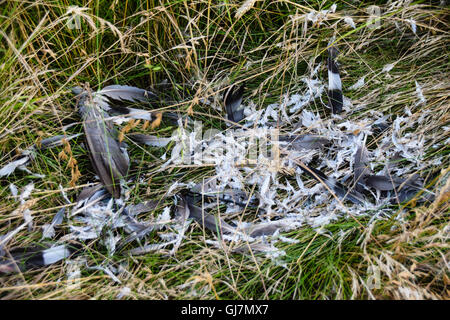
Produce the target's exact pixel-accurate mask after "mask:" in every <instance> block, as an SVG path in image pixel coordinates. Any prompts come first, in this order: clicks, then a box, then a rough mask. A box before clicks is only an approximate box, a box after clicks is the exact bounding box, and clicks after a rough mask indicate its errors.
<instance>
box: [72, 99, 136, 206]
mask: <svg viewBox="0 0 450 320" xmlns="http://www.w3.org/2000/svg"><path fill="white" fill-rule="evenodd" d="M89 100H90V99H89ZM80 112H81V113H82V117H83V128H84V133H85V136H86V141H87V145H88V149H89V155H90V159H91V163H92V166H93V167H94V170H95V172H96V173H97V175H98V176H99V178H100V181H101V182H102V184H103V185H104V186H105V187H106V189H107V190H108V192H110V193H111V195H112V196H114V197H115V198H118V197H120V179H124V178H125V177H126V175H127V173H128V169H129V158H128V155H127V153H126V151H125V150H123V149H122V148H121V146H120V144H119V142H118V141H117V140H116V136H117V132H116V131H115V130H114V128H113V127H112V124H111V122H110V121H105V114H104V111H103V110H101V109H100V108H99V107H98V106H97V105H96V104H95V103H94V102H92V100H91V101H88V99H87V97H84V98H82V99H80Z"/></svg>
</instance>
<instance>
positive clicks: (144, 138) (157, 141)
mask: <svg viewBox="0 0 450 320" xmlns="http://www.w3.org/2000/svg"><path fill="white" fill-rule="evenodd" d="M128 137H129V138H130V139H131V140H133V141H134V142H137V143H139V144H145V145H147V146H152V147H160V148H162V147H165V146H167V145H168V144H169V142H170V141H172V139H171V138H159V137H156V136H152V135H148V134H141V133H133V134H129V135H128Z"/></svg>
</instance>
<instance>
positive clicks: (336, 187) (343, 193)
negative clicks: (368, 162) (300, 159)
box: [304, 166, 366, 204]
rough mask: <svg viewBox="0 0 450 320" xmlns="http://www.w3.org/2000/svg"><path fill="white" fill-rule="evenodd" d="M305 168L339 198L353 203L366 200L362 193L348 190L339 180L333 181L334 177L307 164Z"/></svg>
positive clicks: (360, 202) (307, 172)
mask: <svg viewBox="0 0 450 320" xmlns="http://www.w3.org/2000/svg"><path fill="white" fill-rule="evenodd" d="M307 168H308V169H309V170H307V169H304V172H305V173H306V174H307V175H309V176H310V177H312V178H314V179H315V180H317V181H319V182H320V183H325V184H326V185H327V186H328V188H330V189H331V190H332V191H333V192H334V193H335V194H336V195H337V196H338V197H339V198H340V199H342V200H348V201H351V202H353V203H354V204H364V203H365V202H366V200H365V198H364V195H363V194H361V193H360V192H358V191H356V190H349V189H348V188H347V187H345V186H344V185H343V184H341V183H340V182H337V181H335V180H334V179H332V178H330V177H327V176H326V175H325V174H324V173H323V172H321V171H319V170H317V169H315V168H312V167H310V166H307Z"/></svg>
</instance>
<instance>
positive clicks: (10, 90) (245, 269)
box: [0, 0, 450, 299]
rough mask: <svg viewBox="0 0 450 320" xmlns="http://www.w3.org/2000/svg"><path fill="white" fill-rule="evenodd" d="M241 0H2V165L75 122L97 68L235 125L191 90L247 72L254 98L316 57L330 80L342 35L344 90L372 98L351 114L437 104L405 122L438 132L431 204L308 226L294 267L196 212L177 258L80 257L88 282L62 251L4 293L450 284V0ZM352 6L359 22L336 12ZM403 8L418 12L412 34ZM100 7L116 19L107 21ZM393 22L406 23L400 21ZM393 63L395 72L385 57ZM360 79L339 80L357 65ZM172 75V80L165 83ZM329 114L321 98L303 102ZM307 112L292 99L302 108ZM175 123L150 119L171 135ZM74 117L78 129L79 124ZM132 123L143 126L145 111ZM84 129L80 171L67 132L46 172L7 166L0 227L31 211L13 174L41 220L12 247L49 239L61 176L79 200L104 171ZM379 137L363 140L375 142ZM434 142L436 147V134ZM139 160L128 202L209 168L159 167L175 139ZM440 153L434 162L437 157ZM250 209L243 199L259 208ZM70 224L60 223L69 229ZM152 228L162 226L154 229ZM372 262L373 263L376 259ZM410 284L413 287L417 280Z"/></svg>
mask: <svg viewBox="0 0 450 320" xmlns="http://www.w3.org/2000/svg"><path fill="white" fill-rule="evenodd" d="M242 3H243V1H192V2H184V1H161V2H159V1H150V0H147V1H144V0H140V1H114V2H111V1H100V0H97V1H67V0H54V1H41V2H39V3H34V2H23V1H7V2H3V3H2V4H1V5H0V30H2V31H1V32H0V167H2V166H3V165H4V164H5V163H7V162H8V161H10V160H11V159H13V158H14V156H15V154H16V153H17V152H19V151H20V150H23V149H25V148H27V147H28V146H30V145H32V144H33V143H35V142H36V141H38V140H39V139H41V138H47V137H51V136H53V135H57V134H62V131H61V128H62V126H63V125H66V124H68V123H72V122H80V118H79V116H78V114H77V111H76V109H75V102H74V100H73V95H72V94H71V93H70V88H71V87H73V86H75V85H82V84H84V83H89V84H90V86H91V87H92V88H94V89H97V88H101V87H103V86H105V85H109V84H116V83H120V84H128V85H133V86H137V87H141V88H150V89H152V90H154V91H156V92H158V93H159V94H161V95H162V96H163V98H164V100H165V101H176V103H174V104H173V105H169V106H167V105H162V106H161V107H162V108H164V109H167V110H171V111H176V112H179V113H186V112H188V110H189V108H190V107H191V106H192V107H193V115H192V117H194V118H195V119H196V120H200V121H202V122H203V126H204V128H205V129H206V128H216V129H219V130H223V129H225V128H226V126H225V123H224V121H223V120H222V119H223V117H224V112H223V111H220V110H217V109H213V108H211V107H208V106H205V105H202V104H196V103H195V101H197V99H200V98H204V97H211V98H212V97H217V102H219V100H220V97H221V94H222V92H223V88H224V87H225V86H226V85H228V84H230V83H231V82H240V81H246V84H247V87H248V88H247V91H246V93H245V97H246V98H249V99H252V100H253V101H254V102H255V103H257V104H258V105H259V106H261V107H265V106H267V105H268V104H270V103H273V102H279V101H280V96H281V94H284V93H291V94H292V93H296V92H298V91H299V89H301V88H303V84H302V82H301V80H300V78H301V76H302V75H303V74H305V73H306V72H308V64H311V65H317V64H318V63H319V62H322V65H323V67H322V69H320V70H319V74H320V78H321V79H323V80H326V68H325V67H324V66H326V51H325V50H326V47H327V44H328V41H329V39H330V38H331V37H332V36H333V35H335V36H336V38H337V39H338V43H337V44H338V46H339V47H340V48H343V49H341V52H342V55H341V56H340V57H339V61H340V63H341V66H342V73H341V75H342V80H343V86H344V94H345V95H346V96H347V97H349V98H351V99H352V101H353V103H357V104H359V105H364V107H363V108H361V109H359V110H358V111H357V112H354V113H352V114H350V115H348V117H350V118H351V119H352V120H358V119H363V118H364V117H365V115H366V114H367V113H368V112H371V111H373V110H375V111H381V112H383V113H384V114H386V115H390V118H391V120H393V119H395V118H396V117H397V116H401V115H402V114H403V113H404V108H405V106H409V107H410V108H411V112H412V113H413V115H414V116H417V117H419V116H421V115H422V114H423V113H424V112H430V115H429V116H427V118H426V121H425V122H424V123H423V124H422V125H421V126H416V127H411V128H409V129H408V130H410V131H411V132H414V133H415V134H417V135H418V136H419V135H423V134H426V135H428V136H432V137H433V139H431V140H430V142H429V143H428V144H427V145H426V146H425V149H426V156H425V158H424V160H423V161H424V163H425V165H424V169H423V171H422V172H420V173H421V174H422V175H423V176H427V175H429V176H430V177H436V178H435V179H434V181H435V183H434V184H433V185H432V186H430V187H431V188H432V189H433V190H434V191H435V192H436V194H437V199H436V201H435V202H434V203H432V204H428V205H427V206H424V207H421V206H417V207H416V206H415V204H414V203H408V204H407V205H406V206H405V207H402V206H397V207H396V208H394V209H395V210H397V211H398V213H400V212H401V211H402V210H403V211H404V212H405V213H406V218H405V220H406V221H405V222H400V221H398V220H396V219H395V215H394V217H393V218H385V219H380V220H377V221H376V222H374V223H371V224H369V222H368V221H369V218H352V217H348V218H345V219H340V220H338V221H336V222H334V223H331V224H329V225H328V226H327V227H326V228H325V230H321V232H320V233H318V232H317V231H316V230H313V229H311V228H309V227H304V228H302V229H299V230H296V231H292V232H290V233H289V234H288V235H289V236H290V237H291V238H294V239H297V240H299V242H298V243H297V244H290V245H288V244H283V245H280V247H281V248H282V249H283V250H285V251H286V254H287V255H286V259H285V260H286V263H287V266H286V268H283V267H281V266H277V265H276V264H274V262H273V261H272V260H270V259H268V258H266V257H264V256H263V255H257V254H255V255H241V254H231V253H229V252H227V251H226V250H221V249H216V248H213V247H211V246H209V245H207V244H206V243H205V240H206V239H213V238H214V235H213V234H211V233H209V232H206V233H204V232H203V231H202V229H201V227H200V226H199V225H198V224H196V223H192V224H191V226H190V228H189V229H188V231H187V233H186V234H187V237H186V239H185V240H184V241H183V243H182V245H181V247H180V249H179V251H178V252H177V254H176V256H175V257H167V256H165V255H163V254H160V253H156V254H155V253H154V254H147V255H144V256H138V257H128V256H118V257H114V258H112V259H113V260H114V261H115V263H116V265H119V264H123V265H124V266H126V269H127V270H128V272H129V273H126V274H123V275H121V276H120V279H121V281H122V284H115V283H113V282H112V281H111V279H110V278H109V277H108V276H107V275H105V274H103V273H102V272H101V271H94V270H86V269H82V274H81V283H80V286H79V287H74V288H71V289H70V288H69V289H68V286H67V276H66V273H67V270H68V268H69V267H68V266H67V265H66V264H64V263H61V264H59V265H56V266H52V267H50V268H48V269H45V270H33V271H28V272H26V273H23V274H17V275H7V276H3V275H2V276H0V298H3V299H88V298H95V299H115V297H116V296H117V294H118V292H119V291H120V289H121V288H122V287H124V286H127V287H129V288H130V289H131V295H130V296H128V297H127V298H137V299H183V298H192V299H216V298H218V299H236V298H242V299H350V298H353V299H368V298H370V299H372V298H378V299H405V298H414V297H417V298H422V299H424V298H425V299H448V298H449V289H448V284H449V283H450V280H449V272H448V271H449V270H448V265H447V262H446V261H448V259H449V253H448V204H447V201H448V196H449V182H448V181H449V180H448V177H449V169H448V167H449V158H448V153H449V148H448V145H445V143H444V141H446V140H447V139H448V138H449V137H448V131H445V130H444V129H443V127H444V126H447V127H448V122H449V105H450V104H449V98H448V97H449V84H448V78H449V76H450V72H449V71H450V70H449V60H448V51H449V31H448V24H447V23H445V21H447V18H448V14H449V10H448V8H444V7H439V6H430V5H428V4H427V3H428V2H425V1H417V2H415V3H414V4H413V5H410V6H399V7H396V8H388V7H386V6H384V5H383V4H382V3H383V2H382V1H376V2H374V3H377V4H378V5H380V6H382V8H383V18H382V19H381V20H380V22H381V27H380V28H378V29H370V28H369V27H368V26H366V25H365V21H366V20H365V19H366V13H365V12H366V8H367V7H368V6H369V5H370V4H373V3H369V2H358V4H357V5H352V2H336V4H337V5H338V9H337V12H336V13H335V14H334V15H332V17H331V18H329V19H328V20H327V21H324V22H323V23H322V25H320V26H319V25H315V26H312V25H311V22H309V24H308V28H307V30H306V31H305V30H304V28H303V22H302V21H301V22H298V20H295V18H294V17H295V15H301V14H303V13H307V12H308V8H311V9H316V10H321V9H327V8H329V7H330V6H331V4H332V2H330V1H325V2H319V1H306V2H298V3H297V4H296V2H294V1H292V2H290V1H277V2H275V1H258V2H256V3H255V4H254V6H253V8H251V9H249V11H248V12H246V13H245V14H244V15H243V16H242V17H241V18H240V19H236V17H235V13H236V10H237V9H238V8H239V6H240V5H241V4H242ZM300 3H301V4H300ZM70 5H78V6H80V7H84V8H85V9H86V10H84V11H80V13H81V14H82V17H81V29H69V28H68V27H67V25H66V22H67V19H68V16H65V13H66V11H67V8H68V7H69V6H70ZM346 15H348V16H352V17H353V18H354V20H355V22H356V24H357V26H358V28H357V29H356V30H353V29H351V28H350V27H348V26H346V24H345V23H344V22H343V21H339V18H341V17H343V16H346ZM406 19H414V20H416V22H417V35H414V34H413V33H412V32H411V29H410V27H409V23H408V22H407V21H406ZM105 22H109V24H106V23H105ZM394 22H397V23H398V24H399V26H400V29H399V30H397V28H396V26H395V24H394ZM388 63H393V64H395V67H394V68H393V69H392V70H391V72H389V74H386V73H382V72H381V70H382V68H383V66H385V65H386V64H388ZM362 76H365V77H366V85H365V86H364V87H363V88H362V89H360V90H357V91H350V90H345V88H348V87H349V86H351V85H352V84H353V83H355V82H356V81H357V80H358V79H359V78H360V77H362ZM415 80H417V81H418V82H419V83H420V84H421V86H422V87H423V89H424V94H425V96H426V98H427V101H428V102H427V104H426V105H425V106H414V104H415V101H416V99H417V97H416V95H415ZM162 81H167V85H166V86H164V87H162V86H161V85H160V83H161V82H162ZM307 108H308V109H311V110H315V111H317V112H319V113H320V114H321V116H322V117H323V118H324V117H327V116H328V111H327V110H325V108H324V107H323V106H322V104H320V103H318V101H316V103H312V104H311V105H310V106H308V107H307ZM292 119H293V122H296V121H297V120H298V113H297V114H296V115H293V117H292ZM173 129H174V127H173V126H171V125H170V124H169V123H164V124H163V125H162V126H161V127H159V128H157V129H155V130H150V129H146V130H145V132H146V133H149V134H155V135H160V136H170V134H171V132H172V130H173ZM81 131H82V126H81V125H77V126H74V127H72V128H70V129H69V130H68V132H70V133H76V132H81ZM134 131H143V129H142V124H141V125H140V126H138V127H137V128H136V129H134ZM82 142H83V138H82V137H79V138H77V139H75V140H73V141H71V142H70V146H71V150H70V151H68V155H69V156H70V157H72V158H74V159H76V160H77V165H78V168H79V171H80V172H81V174H82V176H81V178H80V179H79V180H78V181H76V184H75V185H74V186H71V185H70V181H71V179H72V177H71V171H70V168H68V166H67V160H62V159H61V158H60V157H58V154H59V153H60V152H61V150H63V147H61V148H56V149H53V150H45V151H42V152H41V153H40V154H39V157H37V159H36V161H34V162H33V163H32V164H31V165H30V166H29V169H30V170H31V171H32V172H33V173H39V174H44V175H46V178H45V179H39V178H33V177H31V176H30V175H29V174H26V173H24V172H21V171H16V172H15V173H13V174H12V175H11V176H9V177H7V178H1V180H0V196H1V197H2V201H1V202H0V234H5V233H7V232H8V231H11V230H13V229H14V228H15V227H17V226H18V225H20V224H21V223H22V222H23V218H22V217H21V216H20V215H13V212H14V210H15V209H17V207H18V205H19V204H18V203H17V202H15V201H14V200H13V199H12V197H11V196H10V191H9V188H8V185H9V183H14V184H15V185H17V186H18V187H19V188H21V187H24V186H25V185H27V184H28V183H29V182H31V181H34V183H35V187H36V189H35V191H34V192H33V194H32V200H33V201H35V202H34V203H32V205H31V208H30V209H31V210H32V215H33V217H34V224H35V229H34V230H33V232H32V233H31V234H30V233H29V232H28V231H27V230H22V231H21V232H20V233H19V234H18V235H16V236H15V237H14V239H13V240H12V241H10V242H9V244H8V246H7V248H12V247H16V246H26V245H30V244H32V243H39V242H40V238H41V229H40V226H42V225H44V224H45V223H49V222H50V221H51V219H52V217H53V215H54V214H55V213H56V212H57V210H58V208H59V207H61V206H64V205H66V204H65V202H64V200H63V199H62V197H61V193H60V191H59V187H58V186H59V185H62V186H63V187H64V188H65V190H66V191H67V192H68V195H69V197H70V198H71V200H72V201H75V199H76V196H77V195H78V193H79V192H80V191H81V189H82V188H83V186H84V185H85V184H86V183H88V182H91V181H93V177H94V175H95V173H94V172H93V169H92V167H91V164H90V162H89V159H88V155H87V153H86V150H85V148H84V147H83V146H81V143H82ZM379 143H380V141H377V140H375V139H372V140H371V141H368V147H369V148H374V147H376V146H378V145H379ZM434 146H437V147H434ZM129 151H130V157H131V159H132V160H133V161H134V162H133V163H132V170H133V173H138V174H139V176H140V177H145V181H146V182H145V183H140V184H137V186H136V188H134V189H133V190H132V197H131V199H132V201H135V202H138V201H142V200H147V199H157V200H161V204H160V206H159V207H158V209H156V211H155V213H159V212H160V211H161V209H162V208H163V207H164V206H165V205H171V204H173V203H172V199H162V197H163V195H164V194H165V192H166V191H167V188H168V187H169V186H170V185H172V184H173V183H174V182H175V181H183V182H186V181H191V180H195V181H199V180H200V179H201V178H202V177H204V176H208V175H211V173H212V172H213V168H211V167H202V166H199V167H194V168H182V167H179V168H171V169H170V170H167V171H165V172H157V170H156V169H158V168H159V167H160V166H161V165H162V163H163V161H162V160H161V159H160V157H161V156H162V154H163V153H164V152H165V151H164V150H162V149H158V148H147V147H144V148H143V147H140V146H135V145H133V144H131V146H130V150H129ZM438 158H442V162H441V163H440V164H439V163H436V164H434V162H433V161H434V160H436V159H438ZM254 213H255V212H254V211H251V210H250V211H247V212H246V213H245V215H246V217H247V218H248V217H252V215H254ZM60 233H61V234H63V233H64V227H63V228H61V231H60ZM154 236H155V235H154ZM86 250H87V252H88V254H87V255H86V259H87V261H88V263H89V265H96V264H98V263H99V262H101V261H103V260H105V259H110V258H107V252H106V251H105V249H104V247H102V245H101V244H99V243H94V244H92V245H90V246H89V248H86ZM371 268H375V269H376V270H378V271H379V273H380V287H378V288H373V289H372V288H368V287H367V286H366V283H367V281H368V279H370V277H371V275H372V274H371V272H370V269H371ZM368 270H369V271H368ZM408 290H409V292H413V295H411V294H408V293H407V292H408Z"/></svg>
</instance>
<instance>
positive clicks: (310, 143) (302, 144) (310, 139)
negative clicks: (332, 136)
mask: <svg viewBox="0 0 450 320" xmlns="http://www.w3.org/2000/svg"><path fill="white" fill-rule="evenodd" d="M279 141H280V142H286V143H288V145H287V149H289V150H302V149H320V148H322V147H323V146H324V145H326V144H328V143H330V140H328V139H325V138H322V137H321V136H317V135H309V134H303V135H280V136H279Z"/></svg>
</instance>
